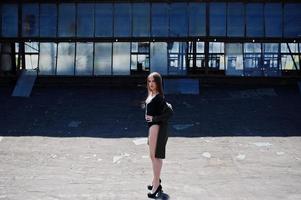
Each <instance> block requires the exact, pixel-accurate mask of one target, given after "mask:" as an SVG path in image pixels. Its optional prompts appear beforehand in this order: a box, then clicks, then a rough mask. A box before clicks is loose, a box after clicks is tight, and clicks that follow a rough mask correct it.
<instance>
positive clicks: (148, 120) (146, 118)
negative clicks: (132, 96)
mask: <svg viewBox="0 0 301 200" xmlns="http://www.w3.org/2000/svg"><path fill="white" fill-rule="evenodd" d="M145 120H146V121H147V122H152V121H153V116H150V115H145Z"/></svg>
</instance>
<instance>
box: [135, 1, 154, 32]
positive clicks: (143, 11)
mask: <svg viewBox="0 0 301 200" xmlns="http://www.w3.org/2000/svg"><path fill="white" fill-rule="evenodd" d="M132 8H133V9H132V12H133V36H134V37H147V36H149V32H150V5H149V3H134V4H133V7H132Z"/></svg>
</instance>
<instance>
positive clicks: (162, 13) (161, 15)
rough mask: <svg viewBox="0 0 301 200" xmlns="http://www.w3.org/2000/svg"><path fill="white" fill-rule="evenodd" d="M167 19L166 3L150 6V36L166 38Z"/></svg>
mask: <svg viewBox="0 0 301 200" xmlns="http://www.w3.org/2000/svg"><path fill="white" fill-rule="evenodd" d="M168 28H169V17H168V4H167V3H153V4H152V36H159V37H160V36H161V37H164V36H168Z"/></svg>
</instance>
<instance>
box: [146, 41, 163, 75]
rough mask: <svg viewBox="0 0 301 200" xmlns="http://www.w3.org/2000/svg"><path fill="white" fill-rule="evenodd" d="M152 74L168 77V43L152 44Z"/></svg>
mask: <svg viewBox="0 0 301 200" xmlns="http://www.w3.org/2000/svg"><path fill="white" fill-rule="evenodd" d="M150 59H151V60H150V63H151V67H150V70H151V72H159V73H160V74H162V75H167V43H166V42H152V43H151V44H150Z"/></svg>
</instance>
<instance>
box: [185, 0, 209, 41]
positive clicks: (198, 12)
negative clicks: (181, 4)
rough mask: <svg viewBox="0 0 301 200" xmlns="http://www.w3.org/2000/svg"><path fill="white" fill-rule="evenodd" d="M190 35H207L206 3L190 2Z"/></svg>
mask: <svg viewBox="0 0 301 200" xmlns="http://www.w3.org/2000/svg"><path fill="white" fill-rule="evenodd" d="M189 35H190V36H204V35H206V3H190V4H189Z"/></svg>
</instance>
